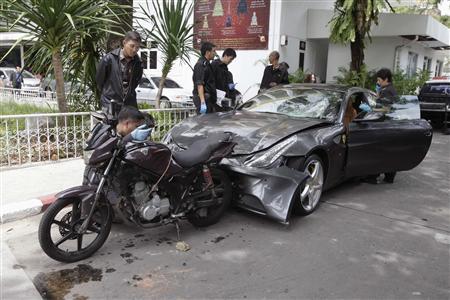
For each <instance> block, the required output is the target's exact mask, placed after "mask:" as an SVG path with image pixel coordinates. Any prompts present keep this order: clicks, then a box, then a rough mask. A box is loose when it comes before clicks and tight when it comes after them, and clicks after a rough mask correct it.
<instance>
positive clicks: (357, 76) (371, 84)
mask: <svg viewBox="0 0 450 300" xmlns="http://www.w3.org/2000/svg"><path fill="white" fill-rule="evenodd" d="M338 70H339V73H340V74H339V75H338V76H335V77H334V79H335V80H336V81H337V83H339V84H344V85H350V86H359V87H363V88H366V89H369V90H372V91H374V90H375V85H376V83H377V75H376V72H377V71H376V70H371V71H367V67H366V66H365V65H364V66H363V68H362V70H361V72H356V71H351V70H348V69H346V68H345V67H339V69H338ZM429 78H430V72H428V71H426V70H419V71H418V72H417V73H416V74H414V75H413V76H408V75H407V74H406V73H405V72H404V71H403V70H398V71H396V72H395V73H394V74H392V82H393V84H394V87H395V89H396V90H397V93H398V94H399V95H416V94H417V93H418V91H419V89H420V88H421V87H422V86H423V84H424V83H425V81H427V80H429Z"/></svg>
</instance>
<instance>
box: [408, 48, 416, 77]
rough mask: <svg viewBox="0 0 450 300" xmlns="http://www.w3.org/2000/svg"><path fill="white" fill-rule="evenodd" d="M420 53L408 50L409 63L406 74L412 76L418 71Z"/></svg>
mask: <svg viewBox="0 0 450 300" xmlns="http://www.w3.org/2000/svg"><path fill="white" fill-rule="evenodd" d="M418 58H419V55H418V54H417V53H414V52H408V65H407V67H406V75H408V76H409V77H412V76H413V75H414V74H416V72H417V59H418Z"/></svg>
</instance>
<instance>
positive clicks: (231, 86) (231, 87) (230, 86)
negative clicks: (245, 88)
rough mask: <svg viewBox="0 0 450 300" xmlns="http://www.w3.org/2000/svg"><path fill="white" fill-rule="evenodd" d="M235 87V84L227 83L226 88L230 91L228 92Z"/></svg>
mask: <svg viewBox="0 0 450 300" xmlns="http://www.w3.org/2000/svg"><path fill="white" fill-rule="evenodd" d="M235 87H236V84H235V83H229V84H228V88H229V89H230V91H232V90H234V88H235Z"/></svg>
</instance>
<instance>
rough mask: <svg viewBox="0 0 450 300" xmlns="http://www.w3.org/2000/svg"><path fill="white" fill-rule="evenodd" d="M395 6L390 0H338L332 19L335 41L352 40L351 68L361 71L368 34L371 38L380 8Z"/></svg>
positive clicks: (332, 31)
mask: <svg viewBox="0 0 450 300" xmlns="http://www.w3.org/2000/svg"><path fill="white" fill-rule="evenodd" d="M386 7H389V8H390V9H391V10H392V11H394V10H393V8H392V6H391V4H390V3H389V1H388V0H336V2H335V4H334V16H333V18H332V19H331V21H330V25H331V36H330V39H331V41H332V42H334V43H348V42H350V49H351V64H350V70H354V71H357V72H359V71H360V70H361V67H362V66H363V64H364V48H365V42H364V40H365V38H366V36H367V37H369V39H370V28H371V26H372V23H375V24H378V15H379V14H380V10H382V9H385V8H386Z"/></svg>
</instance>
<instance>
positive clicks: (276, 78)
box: [259, 51, 289, 92]
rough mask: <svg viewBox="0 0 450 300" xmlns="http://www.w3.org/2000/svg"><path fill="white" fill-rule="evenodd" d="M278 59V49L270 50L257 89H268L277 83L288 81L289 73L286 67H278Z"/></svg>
mask: <svg viewBox="0 0 450 300" xmlns="http://www.w3.org/2000/svg"><path fill="white" fill-rule="evenodd" d="M279 59H280V53H278V51H272V52H271V53H270V55H269V63H270V65H268V66H267V67H266V68H265V69H264V74H263V78H262V80H261V85H260V87H259V91H260V92H262V91H264V90H267V89H270V88H271V87H274V86H276V85H279V84H287V83H289V74H288V72H287V69H286V68H283V67H282V68H280V64H279V63H278V61H279Z"/></svg>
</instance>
